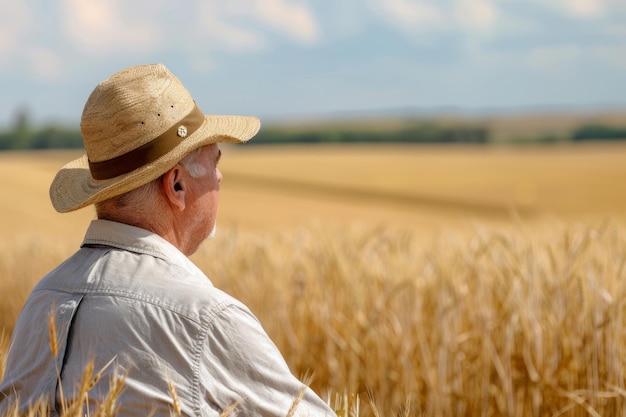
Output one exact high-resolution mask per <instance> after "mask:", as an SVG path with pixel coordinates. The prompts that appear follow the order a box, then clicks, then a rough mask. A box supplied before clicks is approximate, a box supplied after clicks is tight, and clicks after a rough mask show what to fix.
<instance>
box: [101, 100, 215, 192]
mask: <svg viewBox="0 0 626 417" xmlns="http://www.w3.org/2000/svg"><path fill="white" fill-rule="evenodd" d="M202 123H204V113H202V111H201V110H200V109H199V108H198V106H197V105H196V106H194V108H193V110H192V111H191V113H189V114H188V115H187V116H185V117H184V118H183V119H182V120H180V121H179V122H178V123H176V124H174V126H172V127H171V128H169V129H168V130H167V131H165V132H164V133H162V134H161V135H159V136H157V137H156V138H154V139H152V140H151V141H150V142H148V143H145V144H143V145H141V146H140V147H138V148H136V149H133V150H132V151H130V152H127V153H125V154H123V155H120V156H116V157H115V158H112V159H107V160H106V161H99V162H92V161H89V171H91V176H92V177H93V179H95V180H108V179H110V178H115V177H117V176H118V175H122V174H127V173H129V172H131V171H134V170H135V169H137V168H140V167H142V166H144V165H146V164H149V163H150V162H154V161H156V160H157V159H159V158H160V157H162V156H163V155H165V154H166V153H168V152H169V151H171V150H172V149H174V148H175V147H176V146H178V145H179V144H180V143H181V142H182V141H183V140H184V139H185V138H186V137H187V136H189V135H191V134H192V133H193V132H195V131H196V130H198V128H200V126H202Z"/></svg>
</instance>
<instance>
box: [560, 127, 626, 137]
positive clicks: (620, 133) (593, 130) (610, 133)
mask: <svg viewBox="0 0 626 417" xmlns="http://www.w3.org/2000/svg"><path fill="white" fill-rule="evenodd" d="M624 139H626V127H609V126H603V125H588V126H583V127H581V128H579V129H577V130H576V131H575V132H574V134H573V135H572V140H574V141H584V140H624Z"/></svg>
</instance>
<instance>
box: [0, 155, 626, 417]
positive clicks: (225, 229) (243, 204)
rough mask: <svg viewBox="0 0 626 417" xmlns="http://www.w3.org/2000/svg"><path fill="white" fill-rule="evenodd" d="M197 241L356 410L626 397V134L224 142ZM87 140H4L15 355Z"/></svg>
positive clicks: (78, 222) (533, 412) (3, 210)
mask: <svg viewBox="0 0 626 417" xmlns="http://www.w3.org/2000/svg"><path fill="white" fill-rule="evenodd" d="M222 150H223V153H224V156H223V159H222V162H221V163H220V168H221V170H222V172H223V175H224V180H223V182H222V191H221V200H220V213H219V216H218V224H219V226H218V230H219V232H218V235H217V237H216V238H215V239H214V240H211V241H208V242H206V243H205V244H204V245H203V246H202V248H201V249H200V251H199V252H198V253H196V254H195V255H194V256H193V260H194V262H195V263H196V264H198V266H199V267H200V268H201V269H202V270H204V271H205V272H206V273H207V275H208V276H209V277H211V279H212V280H213V281H214V283H215V284H216V285H217V286H218V287H221V288H223V289H224V290H225V291H227V292H229V293H231V294H233V295H234V296H235V297H237V298H239V299H241V300H242V301H244V303H246V304H247V305H248V306H249V307H250V308H251V310H252V311H253V312H254V313H255V314H256V315H257V316H258V317H259V319H260V321H261V322H262V323H263V325H264V326H265V328H266V330H267V331H268V333H269V334H270V336H271V337H272V338H273V339H274V341H275V342H276V344H277V345H278V346H279V348H280V350H281V351H282V352H283V354H284V355H285V358H286V360H287V362H288V363H289V365H290V367H291V368H292V370H293V371H294V373H295V374H296V375H300V376H303V375H305V374H310V373H311V372H313V373H314V378H313V380H312V382H311V386H312V388H313V389H314V390H315V391H316V392H318V393H319V394H320V395H321V396H322V397H323V398H326V399H328V401H329V402H330V403H331V405H333V406H334V407H335V409H336V410H338V414H339V415H343V416H347V415H353V416H355V415H362V416H370V415H374V416H378V415H380V416H392V415H406V416H422V415H428V416H559V415H566V416H587V415H591V416H618V415H625V414H626V379H625V375H624V372H625V370H626V351H625V349H624V346H625V345H624V342H625V341H626V340H625V337H626V316H625V315H624V313H625V310H624V308H625V301H626V228H625V227H624V225H623V223H624V220H626V163H625V161H626V146H624V145H623V144H611V145H608V144H606V145H602V144H596V145H578V146H571V145H570V146H565V145H562V146H561V145H559V146H551V147H522V148H509V147H491V148H484V147H456V146H455V147H439V146H428V147H425V146H417V147H415V146H384V147H380V146H324V147H317V146H296V147H252V146H249V147H246V146H245V145H244V146H239V147H228V146H225V147H223V149H222ZM76 156H78V154H77V153H76V152H69V151H63V152H41V153H37V152H30V153H5V154H0V174H2V176H3V178H5V181H4V182H3V183H2V184H1V185H0V190H1V191H2V193H0V294H2V304H1V307H0V325H1V326H2V329H3V330H2V332H3V334H4V337H2V338H0V374H1V373H2V372H3V366H4V354H5V352H6V348H7V345H8V336H9V335H10V332H11V330H12V328H13V323H14V322H15V319H16V317H17V314H18V313H19V309H20V308H21V305H22V303H23V302H24V299H25V297H26V296H27V294H28V292H29V290H30V288H32V286H33V285H34V283H35V282H36V281H37V280H38V279H39V278H40V277H41V276H42V275H43V274H44V273H45V272H47V271H48V270H49V269H51V268H53V267H54V266H56V264H58V263H59V262H60V261H62V260H63V259H64V258H65V257H66V256H68V255H69V254H71V253H72V252H73V251H74V250H75V249H76V248H77V246H78V244H79V243H80V239H81V238H82V234H83V232H84V230H85V227H86V225H87V224H88V222H89V221H90V219H91V218H93V212H92V210H91V209H84V210H81V211H79V212H76V213H71V214H65V215H61V214H56V213H55V212H54V211H53V210H52V208H51V207H50V204H49V202H48V200H47V187H48V184H49V183H50V180H51V179H52V177H53V176H54V173H55V172H56V170H57V169H58V168H59V167H60V166H61V165H62V164H63V163H64V162H65V161H68V160H69V159H71V158H73V157H76Z"/></svg>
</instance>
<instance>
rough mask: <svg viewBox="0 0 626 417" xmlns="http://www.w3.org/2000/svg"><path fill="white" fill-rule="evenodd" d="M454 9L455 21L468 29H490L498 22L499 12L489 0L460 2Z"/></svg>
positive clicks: (461, 0) (457, 2) (465, 0)
mask: <svg viewBox="0 0 626 417" xmlns="http://www.w3.org/2000/svg"><path fill="white" fill-rule="evenodd" d="M453 7H454V18H455V20H456V21H457V22H458V23H460V24H461V25H463V26H464V27H465V28H467V29H470V30H475V29H479V30H480V29H489V28H491V27H492V26H493V25H494V23H495V22H496V18H497V14H498V12H497V10H496V8H495V6H494V5H493V4H492V3H491V2H489V1H487V0H458V1H456V2H455V3H454V5H453Z"/></svg>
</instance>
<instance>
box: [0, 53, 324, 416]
mask: <svg viewBox="0 0 626 417" xmlns="http://www.w3.org/2000/svg"><path fill="white" fill-rule="evenodd" d="M258 129H259V121H258V119H256V118H252V117H242V116H212V115H204V114H203V113H202V112H201V111H200V110H199V109H198V107H197V106H196V104H195V102H194V100H193V99H192V97H191V95H190V94H189V92H188V91H187V90H186V89H185V88H184V86H183V85H182V84H181V82H180V81H179V80H178V79H177V78H176V77H175V76H174V75H173V74H172V73H171V72H170V71H169V70H168V69H167V68H166V67H165V66H163V65H160V64H159V65H142V66H138V67H132V68H128V69H125V70H123V71H120V72H118V73H116V74H114V75H113V76H111V77H110V78H108V79H106V80H104V81H103V82H101V83H100V84H99V85H98V86H97V87H96V89H95V90H94V91H93V93H92V94H91V95H90V97H89V99H88V100H87V103H86V105H85V108H84V111H83V115H82V119H81V131H82V134H83V141H84V145H85V149H86V155H85V156H83V157H82V158H80V159H78V160H75V161H72V162H70V163H68V164H67V165H65V166H64V167H63V168H62V169H61V170H60V171H59V172H58V173H57V175H56V177H55V178H54V180H53V182H52V185H51V187H50V198H51V200H52V204H53V206H54V207H55V209H56V210H57V211H59V212H68V211H72V210H76V209H79V208H81V207H85V206H88V205H91V204H94V205H95V207H96V213H97V216H98V219H97V220H94V221H93V222H92V223H91V225H90V226H89V229H88V231H87V233H86V236H85V239H84V242H83V244H82V246H81V248H80V250H78V252H76V253H75V254H74V255H73V256H72V257H70V258H69V259H67V260H66V261H65V262H63V263H62V264H61V265H60V266H58V267H57V268H56V269H55V270H53V271H52V272H50V273H49V274H48V275H47V276H45V277H44V278H43V279H42V280H41V281H40V282H39V284H38V285H37V286H36V287H35V289H34V290H33V292H32V293H31V295H30V297H29V298H28V300H27V301H26V305H25V306H24V309H23V311H22V313H21V315H20V317H19V319H18V322H17V325H16V327H15V331H14V333H13V337H12V341H11V346H10V349H9V353H8V358H7V363H6V372H5V375H4V380H3V381H2V383H1V384H0V415H4V412H6V410H8V409H10V408H11V407H14V406H15V404H19V410H20V411H21V412H23V411H26V410H27V409H28V407H29V406H31V405H32V404H35V403H36V402H38V401H44V402H45V404H46V405H47V408H48V410H49V411H50V413H51V415H56V414H57V413H59V412H61V410H62V409H63V407H64V406H65V405H66V404H67V400H68V399H76V398H75V395H76V392H77V389H78V387H77V384H78V382H79V381H80V379H81V377H82V375H83V372H84V369H85V366H86V364H87V363H89V361H90V360H92V359H93V360H94V361H95V369H96V370H99V369H104V371H103V374H102V377H101V378H100V381H99V382H97V383H96V384H95V386H94V387H93V389H92V390H91V391H90V392H89V399H88V406H87V407H88V408H90V409H91V410H85V413H87V411H89V412H91V413H92V414H93V413H94V410H93V408H94V407H95V404H96V403H97V402H98V399H101V398H103V397H104V396H105V395H106V393H107V392H108V390H109V380H110V379H111V378H109V377H112V376H113V375H115V374H120V373H124V374H125V375H126V378H125V382H124V387H123V390H122V391H121V394H120V395H119V398H118V403H119V405H120V411H119V415H123V416H126V415H128V416H148V415H155V416H161V415H170V414H171V413H172V412H174V411H175V412H179V413H181V414H183V415H194V416H219V415H222V414H223V413H224V412H227V411H228V410H232V407H233V406H236V409H235V412H236V413H237V415H260V416H283V417H284V416H286V415H288V414H289V413H290V411H292V410H293V407H294V406H296V408H295V415H302V416H324V415H334V413H333V411H332V410H331V409H330V408H329V407H328V406H327V404H326V403H324V402H323V401H322V400H321V399H320V398H319V397H318V396H317V395H315V394H314V393H313V392H312V391H311V390H310V389H309V388H306V387H305V386H304V384H303V383H302V382H300V381H299V380H298V379H297V378H295V377H294V376H293V375H292V374H291V372H290V371H289V369H288V367H287V364H286V363H285V361H284V359H283V358H282V356H281V354H280V353H279V351H278V350H277V348H276V346H275V345H274V344H273V343H272V341H271V340H270V339H269V338H268V336H267V334H266V333H265V331H264V330H263V328H262V327H261V325H260V324H259V322H258V321H257V319H256V318H255V317H254V316H253V315H252V313H251V312H250V311H249V310H248V309H247V308H246V307H245V306H244V305H243V304H242V303H240V302H239V301H237V300H235V299H233V298H232V297H230V296H229V295H227V294H225V293H224V292H222V291H220V290H218V289H217V288H215V287H213V285H212V284H211V282H210V281H209V279H208V278H207V277H206V276H205V275H204V274H203V273H202V272H201V271H200V270H199V269H198V268H197V267H195V266H194V265H193V264H192V263H191V261H190V260H189V259H188V256H189V255H191V254H192V253H194V252H195V251H196V249H197V248H198V246H199V245H200V244H201V243H202V241H203V240H204V239H206V238H207V237H208V236H210V235H211V234H212V232H213V231H214V229H215V220H216V212H217V205H218V197H219V185H220V181H221V179H222V174H221V172H220V171H219V169H218V167H217V164H218V162H219V160H220V156H221V152H220V150H219V148H218V145H217V144H218V143H219V142H245V141H247V140H249V139H250V138H252V137H253V136H254V135H255V134H256V132H257V131H258ZM49 318H52V320H53V324H54V326H52V328H53V330H54V331H53V332H52V333H53V335H52V336H53V338H54V340H52V341H51V340H50V328H49ZM51 345H52V347H53V349H52V352H51ZM63 399H65V400H66V402H63Z"/></svg>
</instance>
